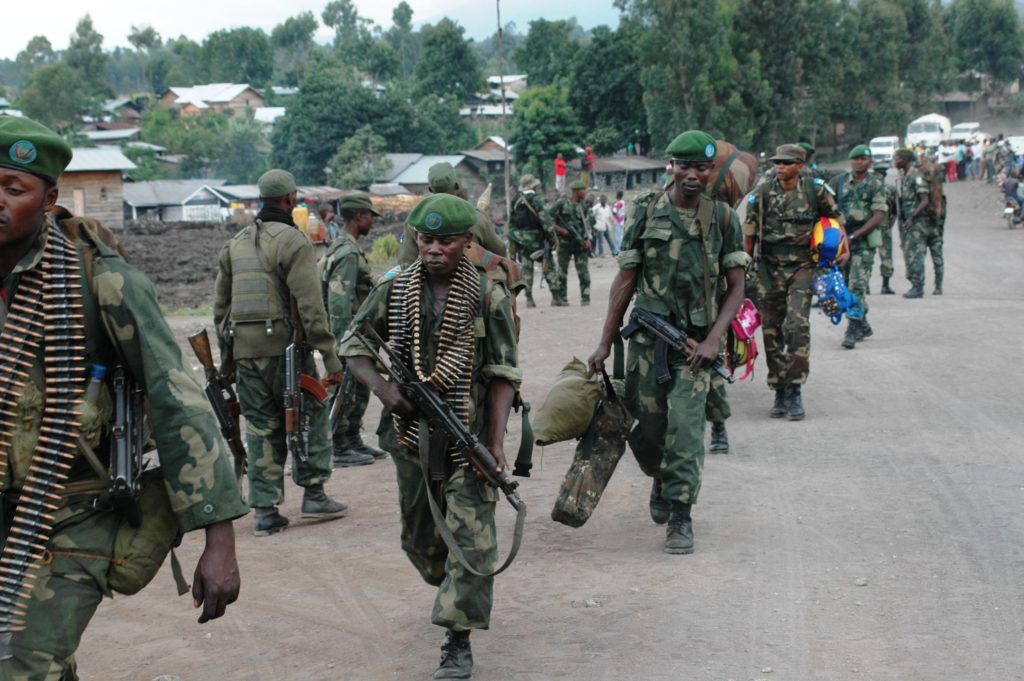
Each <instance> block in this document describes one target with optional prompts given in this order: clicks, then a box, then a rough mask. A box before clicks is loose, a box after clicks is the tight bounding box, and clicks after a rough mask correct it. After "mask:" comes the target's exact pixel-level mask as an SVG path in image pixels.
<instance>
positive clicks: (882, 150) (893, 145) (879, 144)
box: [868, 135, 900, 165]
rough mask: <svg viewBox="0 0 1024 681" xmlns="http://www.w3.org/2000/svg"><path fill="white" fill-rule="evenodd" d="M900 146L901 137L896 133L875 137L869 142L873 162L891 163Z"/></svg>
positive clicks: (879, 163)
mask: <svg viewBox="0 0 1024 681" xmlns="http://www.w3.org/2000/svg"><path fill="white" fill-rule="evenodd" d="M899 146H900V138H899V137H896V136H895V135H891V136H889V137H874V138H872V139H871V141H870V142H868V148H869V149H871V162H872V163H874V164H875V165H889V164H891V163H892V157H893V155H894V154H895V153H896V150H897V149H898V148H899Z"/></svg>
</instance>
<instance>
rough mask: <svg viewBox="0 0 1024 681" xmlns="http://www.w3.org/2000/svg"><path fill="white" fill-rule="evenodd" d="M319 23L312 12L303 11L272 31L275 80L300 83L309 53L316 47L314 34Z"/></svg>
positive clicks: (282, 82) (285, 82)
mask: <svg viewBox="0 0 1024 681" xmlns="http://www.w3.org/2000/svg"><path fill="white" fill-rule="evenodd" d="M318 26H319V24H318V23H317V21H316V17H315V16H313V13H312V12H303V13H301V14H298V15H296V16H294V17H288V19H286V20H285V21H284V23H281V24H278V25H277V26H275V27H274V30H273V31H272V32H271V33H270V44H271V45H272V46H273V48H274V82H275V83H278V84H281V85H292V86H294V85H298V84H299V81H300V80H301V79H302V72H303V70H304V69H305V67H306V59H307V58H308V57H309V53H310V51H311V50H313V49H314V48H315V47H316V43H314V42H313V34H314V33H315V32H316V29H317V27H318Z"/></svg>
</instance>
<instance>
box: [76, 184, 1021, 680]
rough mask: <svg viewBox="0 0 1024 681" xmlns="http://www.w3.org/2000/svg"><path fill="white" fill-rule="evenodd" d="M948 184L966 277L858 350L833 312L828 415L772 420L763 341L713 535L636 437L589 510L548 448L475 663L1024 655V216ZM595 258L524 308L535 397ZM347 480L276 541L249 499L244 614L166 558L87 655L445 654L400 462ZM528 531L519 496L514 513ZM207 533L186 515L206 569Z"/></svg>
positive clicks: (895, 664)
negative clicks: (224, 606) (687, 546)
mask: <svg viewBox="0 0 1024 681" xmlns="http://www.w3.org/2000/svg"><path fill="white" fill-rule="evenodd" d="M947 193H948V195H949V201H950V220H949V224H948V226H947V231H946V261H947V265H946V284H945V290H946V295H945V296H943V297H941V298H940V297H934V296H931V295H928V296H926V297H925V298H924V300H918V301H908V300H904V299H902V298H901V297H899V296H878V295H875V296H872V298H871V320H872V325H873V326H874V328H875V336H874V337H873V338H872V339H870V340H868V341H866V342H864V343H863V344H861V345H858V347H857V349H856V350H854V351H847V350H843V349H842V348H841V347H840V345H839V342H840V340H841V337H842V331H841V328H842V327H833V326H831V324H829V322H828V320H827V319H826V318H825V317H824V316H821V315H817V314H815V316H814V319H813V322H814V327H813V352H812V375H811V378H810V382H809V384H808V385H807V387H806V389H805V392H804V395H805V403H806V407H807V419H806V420H805V421H803V422H799V423H790V422H788V421H777V420H772V419H769V418H768V409H769V407H770V405H771V393H770V392H769V391H768V390H767V388H766V386H765V383H764V365H763V361H762V360H759V366H758V369H757V373H756V375H755V378H754V380H753V381H752V382H749V383H748V384H747V383H745V384H743V385H740V386H737V387H736V388H734V389H732V390H731V393H730V394H731V397H732V405H733V412H734V416H733V418H732V419H731V420H730V421H729V434H730V437H731V441H732V453H731V454H729V455H727V456H716V457H710V456H709V457H708V459H707V462H706V467H705V478H704V488H703V492H702V495H701V498H700V503H699V505H698V506H697V507H696V508H695V509H694V519H695V533H696V542H697V550H696V553H694V554H693V555H691V556H669V555H666V554H664V553H663V552H662V550H661V544H662V541H663V538H664V531H663V529H662V528H660V527H657V526H655V525H653V524H652V523H651V521H650V519H649V518H648V515H647V492H648V489H649V482H648V481H647V479H645V478H644V476H643V475H642V474H641V473H640V471H639V469H638V468H637V466H636V463H635V462H634V461H633V460H632V458H631V457H630V455H629V454H628V453H627V456H626V457H625V458H624V459H623V461H622V463H621V464H620V467H619V470H618V471H617V472H616V475H615V477H614V478H613V479H612V481H611V483H610V485H609V488H608V490H607V492H606V494H605V497H604V499H603V500H602V502H601V505H600V507H599V508H598V510H597V512H596V514H595V516H594V517H593V518H592V519H591V521H590V522H589V523H588V524H587V525H586V526H585V527H583V528H581V529H576V530H573V529H569V528H567V527H564V526H562V525H558V524H556V523H553V522H552V521H551V520H550V519H549V517H548V514H549V513H550V510H551V505H552V502H553V500H554V497H555V494H556V491H557V489H558V484H559V482H560V480H561V476H562V474H563V473H564V471H565V469H566V468H567V467H568V464H569V461H570V458H571V455H572V447H570V446H568V445H564V444H563V445H560V446H552V447H548V448H547V449H546V450H545V451H543V452H540V451H538V452H537V455H536V458H537V462H538V465H537V467H536V469H535V476H534V477H533V478H532V479H530V480H528V481H526V482H525V483H524V485H523V489H522V492H523V496H524V497H525V498H526V499H527V501H528V503H529V505H530V519H529V521H528V523H527V531H526V540H525V543H524V548H523V551H522V553H521V554H520V556H521V557H520V558H519V560H518V562H517V563H516V564H515V565H514V566H513V568H512V569H511V570H510V571H509V572H507V573H506V574H504V575H502V576H500V577H499V578H498V581H497V587H496V602H495V607H494V617H493V629H492V630H491V631H489V632H478V633H477V634H475V635H474V636H473V643H474V652H475V656H476V660H477V667H476V674H475V675H474V678H475V679H477V680H478V681H499V680H501V681H503V680H506V679H517V680H518V679H523V680H537V681H542V680H543V681H547V680H559V681H563V680H564V681H618V680H626V679H652V680H654V679H657V680H662V679H664V680H669V679H672V680H676V679H694V680H697V681H704V680H709V681H726V680H728V679H734V680H736V681H746V680H750V679H770V680H772V681H811V680H814V681H818V680H821V681H846V680H857V679H864V680H867V681H908V680H915V681H916V680H922V681H923V680H925V679H936V678H941V679H971V680H975V681H989V680H991V681H1005V680H1007V679H1019V678H1022V677H1024V672H1022V671H1021V670H1022V669H1024V646H1022V645H1021V643H1022V640H1021V639H1022V627H1024V590H1022V588H1021V585H1020V582H1021V580H1020V575H1022V574H1024V514H1021V513H1019V512H1018V511H1019V509H1020V508H1021V505H1022V503H1024V460H1022V457H1021V453H1022V452H1024V447H1022V446H1021V442H1022V441H1024V419H1021V417H1020V411H1021V402H1022V397H1024V391H1022V390H1021V382H1022V379H1024V375H1022V374H1024V372H1022V370H1021V368H1020V367H1021V365H1020V359H1019V356H1020V347H1021V343H1020V336H1021V331H1022V330H1024V322H1022V318H1024V274H1022V271H1024V269H1022V267H1021V263H1022V262H1024V230H1020V231H1015V232H1008V231H1007V230H1006V227H1005V225H1004V223H1003V221H1002V219H1001V215H1000V212H1001V206H1000V204H999V202H998V200H997V195H996V192H995V190H994V189H992V188H991V187H986V186H985V185H978V184H975V183H960V184H953V185H950V186H948V187H947ZM896 269H897V279H896V280H895V285H896V288H897V291H898V292H900V293H902V292H903V291H905V290H906V289H907V288H908V284H907V283H906V281H905V279H904V278H903V272H904V268H903V265H902V263H901V262H899V261H898V262H897V268H896ZM593 273H594V280H595V293H594V299H595V301H597V306H596V307H590V308H580V307H578V306H576V303H578V300H579V294H578V289H577V288H576V286H575V284H571V285H570V301H572V302H573V304H574V306H573V307H570V308H567V309H552V308H549V307H547V306H546V304H547V302H548V295H547V292H546V291H544V292H541V293H540V294H539V296H538V300H539V301H540V302H541V307H539V308H537V309H536V310H524V311H523V342H522V352H521V359H522V365H523V367H524V369H525V372H526V383H525V387H524V391H525V394H526V395H527V397H528V398H529V399H530V400H532V401H533V402H534V404H538V405H539V404H540V402H541V401H542V399H543V397H544V395H545V392H546V387H547V385H548V382H549V380H550V378H551V377H552V376H553V375H554V374H555V373H556V372H557V371H558V370H559V369H560V368H561V366H562V365H563V364H564V363H565V362H566V361H567V360H568V359H569V358H570V357H571V356H572V355H573V354H575V355H577V356H579V357H581V358H584V357H586V356H587V355H588V354H589V353H590V352H591V350H592V346H593V345H594V343H595V340H596V338H597V334H598V330H599V327H600V324H601V322H602V319H603V312H604V311H603V305H604V301H605V300H606V299H607V297H606V294H607V288H608V284H609V282H610V280H611V277H612V275H613V273H614V267H613V265H612V261H611V260H610V259H604V260H597V261H595V262H594V267H593ZM931 284H932V279H931V268H930V266H929V274H928V285H927V290H928V291H929V292H930V291H931ZM872 288H873V290H874V291H876V292H877V291H878V290H879V288H880V278H879V275H878V270H877V267H876V269H875V276H874V279H873V281H872ZM194 323H195V320H189V319H175V320H174V324H175V325H176V326H177V328H179V329H180V330H181V331H182V332H184V331H185V330H187V329H188V328H189V327H190V326H192V325H194ZM371 409H372V410H373V411H372V412H371V416H370V417H369V418H368V422H369V423H370V424H371V425H373V424H375V423H376V414H377V412H376V405H374V406H373V407H371ZM517 434H518V428H517V429H516V433H515V434H514V435H517ZM509 442H510V443H511V442H518V438H517V437H510V439H509ZM509 449H513V447H512V446H511V445H510V446H509ZM328 488H329V491H330V492H331V493H332V494H336V495H337V496H339V497H341V498H342V499H344V500H345V501H347V502H348V503H349V504H350V505H351V506H352V512H351V514H350V516H349V517H347V518H345V519H342V520H340V521H336V522H332V523H325V524H313V523H308V522H304V521H298V522H294V521H295V520H297V519H298V500H299V496H300V495H299V494H298V493H297V489H298V488H296V487H294V486H290V487H289V488H288V500H287V501H286V503H285V504H284V507H283V510H284V512H285V513H286V514H287V515H290V516H291V517H292V518H293V522H294V525H293V527H292V528H290V529H289V530H288V531H287V532H285V533H284V534H282V535H276V536H274V537H271V538H264V539H259V540H257V539H255V538H254V537H252V535H251V533H250V529H251V522H252V521H251V518H245V519H243V520H241V521H239V522H238V523H237V525H236V529H237V533H238V551H239V562H240V564H241V569H242V577H243V587H242V595H241V599H240V601H239V602H238V603H237V604H235V605H234V606H232V607H231V609H230V610H229V612H228V615H227V616H226V617H225V618H224V619H222V620H218V621H216V622H213V623H210V624H206V625H203V626H198V625H196V623H195V618H196V616H197V615H196V613H195V612H193V611H192V609H191V607H190V603H189V602H188V600H187V599H186V598H176V597H175V596H174V589H173V584H172V580H171V576H170V573H169V571H168V570H166V569H165V570H164V572H162V573H161V574H160V575H159V576H158V577H157V578H156V580H155V581H154V583H153V584H152V585H151V586H150V587H149V588H147V589H146V591H144V592H143V593H142V594H140V595H138V596H134V597H131V598H124V597H118V598H115V599H114V600H112V601H109V600H108V601H106V602H105V603H104V604H103V605H102V606H101V608H100V612H99V613H98V615H97V617H96V618H95V620H94V623H93V625H92V626H91V627H90V629H89V631H88V632H87V633H86V636H85V639H84V641H83V643H82V647H81V650H80V654H79V656H78V657H79V661H80V671H81V674H82V676H83V678H84V679H87V680H97V679H102V680H104V681H117V680H130V681H150V680H151V679H153V678H154V677H157V676H159V675H161V674H167V675H176V676H179V677H180V678H181V679H182V681H278V680H289V681H291V680H303V681H305V680H310V681H328V680H331V681H333V680H352V681H357V680H367V681H378V680H385V679H402V680H405V679H427V678H429V676H430V673H431V672H432V671H433V669H434V666H435V664H436V662H437V655H438V645H439V643H440V640H441V637H442V631H441V630H440V629H439V628H437V627H434V626H433V625H431V624H430V608H431V603H432V597H433V589H432V588H430V587H428V586H426V585H424V584H423V583H422V582H421V581H420V580H419V578H418V576H417V575H416V573H415V571H414V570H413V568H412V567H411V566H410V565H409V564H408V562H407V561H406V559H405V557H404V555H403V554H402V552H401V550H400V548H399V545H398V511H397V504H396V486H395V481H394V471H393V465H392V464H391V463H390V462H389V461H387V462H378V463H376V464H374V465H373V466H368V467H365V468H360V469H356V470H352V469H345V470H341V471H338V472H336V475H335V477H334V478H333V479H332V480H331V481H330V483H329V487H328ZM510 530H511V516H510V515H509V514H507V513H503V515H502V517H501V518H500V520H499V533H503V534H502V536H503V537H505V538H507V537H508V533H509V532H510ZM201 544H202V537H201V535H198V534H194V535H191V536H189V537H188V538H186V540H185V544H184V546H183V548H182V549H181V550H180V555H181V558H182V561H183V563H184V564H185V565H186V566H187V567H186V570H191V569H192V567H194V564H195V560H196V558H197V556H198V553H199V551H200V549H201ZM506 545H507V543H506V544H505V545H503V547H502V548H504V547H505V546H506Z"/></svg>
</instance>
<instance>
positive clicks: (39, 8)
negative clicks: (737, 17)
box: [0, 0, 619, 59]
mask: <svg viewBox="0 0 1024 681" xmlns="http://www.w3.org/2000/svg"><path fill="white" fill-rule="evenodd" d="M4 1H5V3H7V2H9V3H11V7H9V8H8V10H7V11H5V12H4V14H5V15H6V18H7V19H8V20H10V21H5V22H4V24H5V25H7V26H8V28H13V26H14V25H17V26H18V30H17V31H13V30H9V31H8V32H7V33H8V36H7V39H6V40H3V41H0V58H4V57H6V58H10V59H13V58H14V57H15V56H16V55H17V54H18V52H20V51H21V50H22V49H24V47H25V45H26V44H27V43H28V41H29V39H30V38H31V37H32V36H34V35H45V36H46V37H47V38H48V39H49V40H50V43H51V44H52V45H53V47H54V49H57V50H62V49H64V48H66V47H67V45H68V37H69V36H70V35H71V34H72V33H73V32H74V30H75V24H76V23H78V20H79V19H80V18H81V17H82V16H84V15H85V14H87V13H88V14H90V15H91V16H92V20H93V24H94V25H95V27H96V30H98V31H99V32H100V33H101V34H102V35H103V38H104V40H103V47H104V48H105V49H111V48H113V47H116V46H118V45H120V46H123V47H129V44H128V39H127V36H128V33H129V32H130V31H131V27H132V26H133V25H144V24H150V25H151V26H153V28H155V29H156V30H157V31H158V32H159V33H160V35H161V36H162V37H163V38H165V39H166V38H169V37H177V36H179V35H186V36H188V37H189V38H192V39H193V40H195V41H196V42H201V41H202V39H203V37H204V36H206V35H207V34H209V33H212V32H213V31H216V30H219V29H222V28H235V27H238V26H252V27H254V28H262V29H263V30H265V31H266V32H267V33H268V34H269V33H270V31H271V30H272V29H273V28H274V26H275V25H277V24H279V23H281V22H282V21H284V20H285V19H287V18H288V17H289V16H293V15H296V14H299V13H301V12H304V11H307V10H308V11H311V12H313V14H314V15H316V18H317V21H318V22H320V21H321V19H320V12H321V11H322V10H323V8H324V6H326V5H327V3H328V2H329V0H290V1H288V2H281V1H280V0H213V1H211V0H160V1H157V2H153V1H152V0H144V1H142V2H139V1H138V0H134V1H132V2H128V1H127V0H102V1H100V2H81V1H80V0H49V1H46V0H36V1H29V2H16V0H4ZM406 1H407V2H408V3H409V5H410V6H411V7H412V9H413V22H414V23H415V24H416V26H420V25H422V24H425V23H434V22H436V21H438V20H439V19H441V18H442V17H445V16H448V17H451V18H452V19H454V20H456V21H458V22H459V23H460V24H461V25H462V26H464V27H465V28H466V33H467V35H468V36H469V37H471V38H475V39H480V38H485V37H487V36H488V35H490V34H492V33H494V31H495V29H496V28H497V18H496V15H495V4H494V2H493V1H491V0H406ZM399 2H400V0H355V4H356V6H357V7H358V8H359V13H360V14H361V15H362V16H365V17H369V18H370V19H373V21H375V22H376V23H377V24H378V25H380V26H382V27H384V28H387V27H388V26H390V25H391V12H392V10H393V9H394V7H395V5H397V4H398V3H399ZM573 16H574V17H576V19H577V20H578V21H579V22H580V24H581V25H582V26H583V27H584V28H593V27H594V26H597V25H599V24H607V25H609V26H612V27H614V26H616V25H617V24H618V18H619V13H618V10H616V9H615V8H614V7H612V0H592V1H591V2H587V1H586V0H502V2H501V19H502V23H508V22H509V21H514V22H515V23H516V26H517V27H518V28H519V30H520V31H522V32H523V33H525V32H526V31H527V29H528V27H529V23H530V21H531V20H533V19H538V18H544V19H567V18H569V17H573ZM12 19H13V20H12ZM330 35H331V34H330V31H329V30H325V29H324V27H323V26H321V27H320V31H319V33H318V34H317V39H318V40H319V41H321V42H324V41H326V40H327V39H329V37H330Z"/></svg>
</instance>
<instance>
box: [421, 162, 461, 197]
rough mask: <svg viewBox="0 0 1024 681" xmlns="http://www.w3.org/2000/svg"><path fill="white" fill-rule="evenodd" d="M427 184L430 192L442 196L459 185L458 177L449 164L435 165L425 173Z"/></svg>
mask: <svg viewBox="0 0 1024 681" xmlns="http://www.w3.org/2000/svg"><path fill="white" fill-rule="evenodd" d="M427 183H428V184H429V185H430V191H432V192H434V193H435V194H442V193H444V192H447V191H451V190H452V189H454V188H455V185H457V184H458V183H459V175H458V173H456V172H455V168H454V167H452V164H451V163H435V164H434V165H432V166H430V170H428V171H427Z"/></svg>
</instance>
